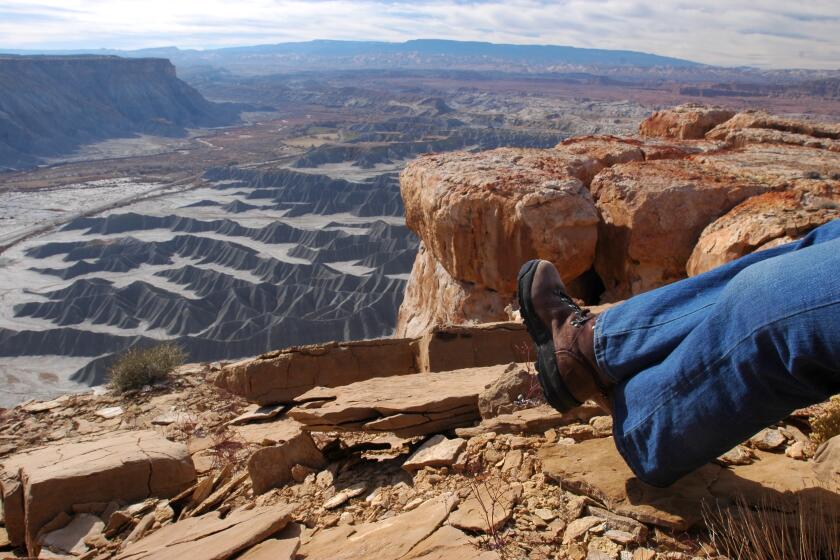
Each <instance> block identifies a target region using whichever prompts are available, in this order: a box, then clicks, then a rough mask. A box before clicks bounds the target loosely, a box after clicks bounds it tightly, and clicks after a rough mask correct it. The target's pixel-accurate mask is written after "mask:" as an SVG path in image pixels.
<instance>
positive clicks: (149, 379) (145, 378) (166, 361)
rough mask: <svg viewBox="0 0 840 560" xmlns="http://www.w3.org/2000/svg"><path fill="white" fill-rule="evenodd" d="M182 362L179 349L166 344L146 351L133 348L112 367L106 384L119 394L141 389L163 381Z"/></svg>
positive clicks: (145, 349)
mask: <svg viewBox="0 0 840 560" xmlns="http://www.w3.org/2000/svg"><path fill="white" fill-rule="evenodd" d="M185 359H186V354H185V353H184V351H183V350H182V349H181V347H180V346H178V345H177V344H173V343H169V342H166V343H163V344H158V345H156V346H151V347H149V348H132V349H130V350H128V351H127V352H125V353H124V354H123V355H122V356H120V357H119V358H118V359H117V361H116V363H115V364H114V365H113V366H111V369H110V371H109V372H108V377H109V381H110V383H111V387H113V388H114V390H115V391H117V392H118V393H124V392H126V391H131V390H134V389H142V388H143V387H145V386H146V385H153V384H155V383H157V382H159V381H163V380H165V379H166V378H167V376H168V375H169V372H171V371H172V370H173V369H175V368H176V367H178V366H180V365H182V364H183V363H184V360H185Z"/></svg>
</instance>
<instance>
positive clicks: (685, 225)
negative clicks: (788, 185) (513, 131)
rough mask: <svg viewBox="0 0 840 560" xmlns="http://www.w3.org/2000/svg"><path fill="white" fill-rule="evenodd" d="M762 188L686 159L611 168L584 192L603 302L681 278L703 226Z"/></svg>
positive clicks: (759, 192) (762, 185)
mask: <svg viewBox="0 0 840 560" xmlns="http://www.w3.org/2000/svg"><path fill="white" fill-rule="evenodd" d="M768 188H769V187H768V186H767V185H764V184H761V183H758V182H756V181H751V180H749V179H745V178H742V177H739V176H736V175H733V174H728V173H725V172H723V171H721V170H717V169H715V168H714V167H711V166H710V165H706V164H703V163H701V162H699V161H697V160H693V159H682V160H656V161H646V162H633V163H627V164H622V165H616V166H614V167H611V168H609V169H605V170H604V171H602V172H601V173H599V174H598V175H597V176H596V177H595V179H594V180H593V181H592V186H591V191H592V195H593V197H594V198H595V200H596V204H597V205H598V209H599V210H600V212H601V218H602V222H601V225H600V227H599V231H598V236H599V239H598V255H597V258H596V262H595V269H596V270H597V272H598V274H599V276H600V277H601V279H602V281H603V282H604V285H605V288H606V292H605V294H604V300H605V301H612V300H618V299H623V298H626V297H628V296H631V295H634V294H638V293H641V292H645V291H647V290H650V289H653V288H656V287H659V286H662V285H664V284H667V283H669V282H673V281H675V280H679V279H681V278H684V277H685V275H686V272H685V267H686V262H687V261H688V259H689V257H690V256H691V252H692V250H693V249H694V246H695V244H696V243H697V239H698V238H699V237H700V233H701V232H702V231H703V229H704V228H705V227H706V226H707V225H708V224H709V223H711V222H712V221H714V220H715V219H716V218H717V217H719V216H720V215H722V214H724V213H725V212H727V211H728V210H730V209H731V208H732V207H734V206H735V205H737V204H738V203H739V202H741V201H743V200H745V199H746V198H749V197H751V196H754V195H756V194H761V193H762V192H765V191H767V190H768Z"/></svg>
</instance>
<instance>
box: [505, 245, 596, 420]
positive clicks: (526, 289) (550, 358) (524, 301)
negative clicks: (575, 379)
mask: <svg viewBox="0 0 840 560" xmlns="http://www.w3.org/2000/svg"><path fill="white" fill-rule="evenodd" d="M539 262H540V261H539V260H536V259H535V260H530V261H528V262H526V263H525V264H523V265H522V268H520V269H519V275H518V276H517V293H516V296H517V300H518V301H519V313H520V315H522V320H523V321H524V322H525V328H526V329H527V330H528V334H529V335H530V336H531V339H532V340H533V341H534V345H535V346H536V348H537V359H536V361H535V364H534V365H535V366H536V368H537V380H538V381H539V382H540V387H542V391H543V396H545V400H546V402H548V404H550V405H551V406H552V407H553V408H554V409H555V410H558V411H560V412H568V411H569V410H571V409H573V408H575V407H576V406H580V405H581V402H580V401H579V400H577V399H576V398H575V397H574V396H573V395H572V393H571V392H570V391H569V389H568V387H566V384H565V383H564V382H563V378H562V377H561V375H560V370H559V369H558V368H557V360H556V359H555V354H554V350H555V349H554V337H553V336H552V334H551V329H550V327H547V326H546V325H544V324H543V322H542V321H541V320H540V318H539V317H538V316H537V313H536V310H535V309H534V305H533V302H532V301H531V285H532V284H533V282H534V274H535V273H536V271H537V265H538V264H539Z"/></svg>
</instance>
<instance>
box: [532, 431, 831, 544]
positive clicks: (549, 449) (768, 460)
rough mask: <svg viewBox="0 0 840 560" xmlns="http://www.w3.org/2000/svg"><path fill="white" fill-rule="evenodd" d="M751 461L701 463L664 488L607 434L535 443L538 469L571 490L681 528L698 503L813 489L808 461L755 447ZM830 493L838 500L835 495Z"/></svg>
mask: <svg viewBox="0 0 840 560" xmlns="http://www.w3.org/2000/svg"><path fill="white" fill-rule="evenodd" d="M756 454H757V457H758V460H757V461H756V462H755V463H753V464H751V465H743V466H736V467H733V468H723V467H720V466H718V465H713V464H709V465H706V466H704V467H702V468H700V469H698V470H697V471H695V472H693V473H692V474H690V475H688V476H685V477H683V478H681V479H680V480H679V481H677V482H676V483H675V484H673V485H672V486H670V487H668V488H655V487H653V486H650V485H648V484H645V483H644V482H642V481H640V480H639V479H638V478H636V477H635V476H634V475H633V473H632V471H631V470H630V468H629V467H628V466H627V464H626V463H625V462H624V460H623V459H622V458H621V455H620V454H619V453H618V451H617V450H616V448H615V443H614V442H613V439H612V438H598V439H591V440H587V441H583V442H581V443H578V444H575V445H554V446H546V447H542V448H541V449H540V459H541V461H542V464H543V472H544V473H545V474H546V475H547V476H550V477H551V478H553V479H555V480H557V481H559V482H561V483H562V484H563V485H564V487H565V488H568V489H570V490H572V491H573V492H576V493H579V494H583V495H586V496H590V497H592V498H594V499H596V500H598V501H600V502H602V503H604V504H605V505H606V506H607V507H608V508H609V509H610V510H611V511H613V512H615V513H618V514H620V515H626V516H628V517H632V518H633V519H636V520H638V521H641V522H643V523H649V524H652V525H658V526H661V527H667V528H672V529H675V530H680V531H682V530H686V529H688V528H690V527H691V526H693V525H695V524H696V523H698V522H699V521H700V520H701V513H702V503H703V502H704V501H708V502H710V503H711V502H719V503H721V504H723V505H727V504H730V503H731V502H732V501H733V499H735V498H736V497H741V498H743V499H744V500H746V501H747V503H750V504H755V505H760V504H762V503H767V500H773V502H772V503H774V504H779V503H782V501H784V500H794V499H795V498H796V493H798V492H820V493H824V494H826V495H828V494H829V493H828V492H825V491H821V490H820V489H819V485H820V483H819V481H818V480H817V478H816V476H815V473H814V470H813V468H812V466H811V464H810V463H806V462H803V461H796V460H794V459H790V458H788V457H786V456H784V455H782V454H773V453H764V452H761V451H758V452H757V453H756ZM834 499H835V500H836V501H838V502H840V495H835V496H834Z"/></svg>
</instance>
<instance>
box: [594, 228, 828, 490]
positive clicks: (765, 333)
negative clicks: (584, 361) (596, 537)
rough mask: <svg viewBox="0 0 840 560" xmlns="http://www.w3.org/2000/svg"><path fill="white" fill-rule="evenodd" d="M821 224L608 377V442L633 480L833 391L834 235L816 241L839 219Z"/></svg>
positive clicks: (682, 466) (734, 439) (711, 452)
mask: <svg viewBox="0 0 840 560" xmlns="http://www.w3.org/2000/svg"><path fill="white" fill-rule="evenodd" d="M830 225H831V224H830ZM823 227H824V228H825V229H823V228H821V229H823V232H822V233H820V234H816V235H815V236H814V237H813V238H812V239H811V243H810V244H809V245H807V246H804V247H800V248H798V249H797V250H794V251H783V252H782V254H776V256H774V257H773V258H767V259H763V260H761V261H759V262H754V263H752V264H750V265H749V266H747V267H745V268H743V269H742V270H741V271H740V272H738V273H737V274H736V275H735V276H734V277H733V278H732V279H731V280H730V281H729V282H727V283H726V285H725V286H724V287H722V288H720V291H719V294H718V296H717V298H716V299H717V301H715V302H714V303H713V304H711V305H710V306H708V308H707V309H706V310H705V311H703V313H702V318H700V320H699V321H698V322H697V324H696V326H695V327H694V328H693V329H692V330H691V331H690V332H688V333H687V334H686V335H685V337H684V338H683V340H682V341H681V342H679V344H677V345H676V347H675V348H674V349H673V350H672V351H671V352H670V354H668V356H667V357H666V358H664V359H663V360H662V361H661V362H659V363H658V364H656V365H652V366H651V367H648V368H647V369H644V370H643V371H639V372H637V373H636V375H634V376H632V377H628V378H626V379H625V380H623V381H622V382H620V383H619V384H618V385H617V386H616V388H615V393H614V403H613V404H614V407H615V410H614V415H613V420H614V428H613V433H614V436H615V443H616V446H617V448H618V450H619V451H620V452H621V454H622V456H623V457H624V459H625V460H626V461H627V463H628V465H629V466H630V467H631V469H632V470H633V472H634V473H635V474H636V475H637V476H638V477H639V478H640V479H641V480H643V481H645V482H648V483H650V484H653V485H656V486H666V485H669V484H671V483H673V482H674V481H676V480H677V479H678V478H680V477H681V476H683V475H685V474H687V473H689V472H691V471H693V470H694V469H696V468H698V467H700V466H702V465H703V464H705V463H707V462H708V461H710V460H712V459H714V458H715V457H717V456H719V455H720V454H722V453H725V452H726V451H727V450H729V449H731V448H732V447H733V446H735V445H736V444H738V443H740V442H742V441H744V440H745V439H747V438H748V437H750V436H751V435H753V434H754V433H755V432H757V431H759V430H760V429H761V428H764V427H766V426H768V425H770V424H772V423H774V422H776V421H778V420H780V419H782V418H784V417H785V416H787V415H788V414H790V412H792V411H793V410H795V409H797V408H800V407H804V406H807V405H810V404H813V403H816V402H820V401H823V400H825V399H826V398H828V397H829V396H831V395H832V394H835V393H838V392H840V239H838V238H835V239H832V240H827V241H826V240H825V237H823V238H822V239H823V242H821V243H814V242H813V241H814V240H815V239H817V238H820V236H821V235H828V234H832V235H835V234H836V233H837V228H838V223H833V225H831V227H829V228H826V227H825V226H823ZM835 237H836V236H835ZM657 332H658V331H657ZM608 349H609V348H608ZM627 351H630V349H627Z"/></svg>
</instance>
